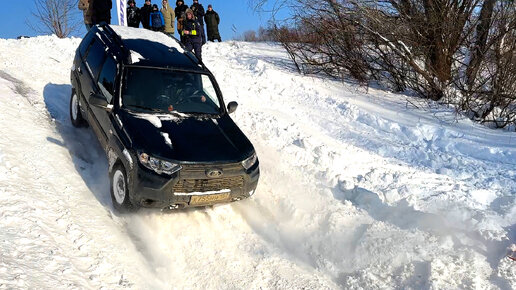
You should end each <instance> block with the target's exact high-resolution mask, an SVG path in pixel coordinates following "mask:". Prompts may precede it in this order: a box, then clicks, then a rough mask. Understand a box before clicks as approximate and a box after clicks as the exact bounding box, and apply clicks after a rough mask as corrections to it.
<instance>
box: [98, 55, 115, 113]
mask: <svg viewBox="0 0 516 290" xmlns="http://www.w3.org/2000/svg"><path fill="white" fill-rule="evenodd" d="M116 67H117V66H116V62H115V61H114V60H113V59H112V58H111V57H108V58H107V59H106V62H104V66H102V71H101V72H100V76H99V81H98V84H99V87H100V90H101V91H102V93H103V94H104V96H105V97H106V99H107V101H108V103H111V100H112V99H113V95H114V94H115V80H116V71H117V69H116Z"/></svg>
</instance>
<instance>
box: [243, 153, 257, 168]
mask: <svg viewBox="0 0 516 290" xmlns="http://www.w3.org/2000/svg"><path fill="white" fill-rule="evenodd" d="M256 160H258V158H257V157H256V153H253V155H251V157H249V158H247V159H246V160H244V161H242V166H244V168H245V170H247V169H249V168H251V167H253V165H254V164H255V163H256Z"/></svg>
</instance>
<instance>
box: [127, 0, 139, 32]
mask: <svg viewBox="0 0 516 290" xmlns="http://www.w3.org/2000/svg"><path fill="white" fill-rule="evenodd" d="M140 20H141V19H140V9H139V8H138V7H136V2H135V1H134V0H129V1H127V25H129V27H134V28H138V27H139V26H140Z"/></svg>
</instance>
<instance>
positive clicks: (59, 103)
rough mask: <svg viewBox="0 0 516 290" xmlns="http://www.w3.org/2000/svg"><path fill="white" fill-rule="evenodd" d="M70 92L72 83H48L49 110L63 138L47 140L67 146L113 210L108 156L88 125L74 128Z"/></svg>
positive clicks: (92, 186)
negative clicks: (70, 110)
mask: <svg viewBox="0 0 516 290" xmlns="http://www.w3.org/2000/svg"><path fill="white" fill-rule="evenodd" d="M71 92H72V86H71V85H69V84H68V85H62V84H52V83H49V84H47V85H46V86H45V88H44V90H43V97H44V101H45V106H46V108H47V111H48V113H49V114H50V116H51V117H52V118H53V119H54V120H55V127H56V131H57V132H58V133H59V134H60V135H61V137H62V141H61V140H56V139H54V138H51V137H48V141H49V142H53V143H55V144H57V145H60V146H62V147H65V148H66V149H68V152H69V153H70V157H71V159H72V161H73V163H74V165H75V169H76V170H77V172H78V173H79V175H80V176H81V177H82V179H83V180H84V183H85V184H86V186H87V187H88V189H89V190H90V191H91V192H92V193H93V195H94V196H95V198H96V199H97V200H98V201H99V202H100V203H101V204H102V205H103V206H104V207H106V208H110V209H111V207H112V204H111V196H110V193H109V178H108V174H107V172H108V162H107V158H106V155H105V154H104V151H103V150H102V148H101V146H100V143H99V142H98V140H97V138H96V136H95V134H94V133H93V131H92V130H91V129H90V128H89V127H87V128H75V127H73V125H72V123H71V121H70V115H69V104H70V95H71ZM63 174H66V172H63Z"/></svg>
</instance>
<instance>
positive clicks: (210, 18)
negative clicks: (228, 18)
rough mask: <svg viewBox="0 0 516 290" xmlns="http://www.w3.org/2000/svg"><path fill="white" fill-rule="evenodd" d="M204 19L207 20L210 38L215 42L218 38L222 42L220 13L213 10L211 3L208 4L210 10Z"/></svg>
mask: <svg viewBox="0 0 516 290" xmlns="http://www.w3.org/2000/svg"><path fill="white" fill-rule="evenodd" d="M204 21H205V22H206V30H207V31H208V40H209V41H212V42H213V41H215V39H216V40H218V41H219V42H221V41H222V39H220V33H219V23H220V18H219V14H218V13H217V12H215V10H213V6H211V4H210V5H208V11H206V15H205V16H204Z"/></svg>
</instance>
